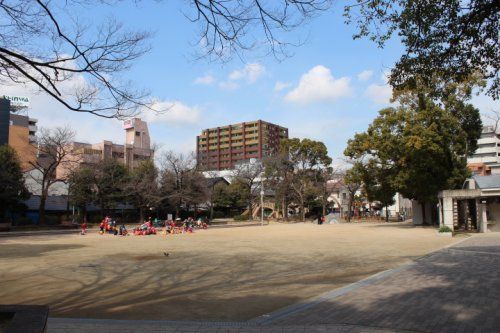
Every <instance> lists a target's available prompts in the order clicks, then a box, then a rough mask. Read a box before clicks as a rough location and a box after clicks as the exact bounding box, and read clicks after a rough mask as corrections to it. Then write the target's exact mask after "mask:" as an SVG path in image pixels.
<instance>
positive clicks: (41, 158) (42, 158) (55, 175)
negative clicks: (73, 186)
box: [28, 127, 80, 224]
mask: <svg viewBox="0 0 500 333" xmlns="http://www.w3.org/2000/svg"><path fill="white" fill-rule="evenodd" d="M74 136H75V132H74V131H73V130H72V129H71V128H69V127H57V128H54V129H45V128H42V129H40V131H39V134H38V135H37V138H36V142H35V143H34V144H33V148H34V150H35V151H36V156H34V157H33V158H32V159H30V161H29V162H28V163H29V164H30V166H31V168H32V170H31V171H30V172H29V173H28V175H29V177H30V178H31V179H32V180H33V181H34V182H35V183H36V185H37V187H38V188H39V192H40V206H39V214H40V223H41V224H43V223H44V222H45V203H46V201H47V197H48V195H49V190H50V188H51V187H52V186H53V185H54V184H55V183H57V182H65V181H66V176H67V175H68V171H69V170H71V169H72V168H73V167H76V166H77V165H78V162H79V158H80V156H79V155H76V154H74V152H73V147H72V142H73V138H74Z"/></svg>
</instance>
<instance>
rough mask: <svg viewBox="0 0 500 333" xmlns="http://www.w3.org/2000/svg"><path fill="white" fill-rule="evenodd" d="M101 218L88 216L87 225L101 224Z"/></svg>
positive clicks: (99, 216)
mask: <svg viewBox="0 0 500 333" xmlns="http://www.w3.org/2000/svg"><path fill="white" fill-rule="evenodd" d="M101 221H102V218H101V215H90V217H89V220H88V221H87V222H89V223H95V224H97V223H101Z"/></svg>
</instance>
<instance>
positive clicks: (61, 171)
mask: <svg viewBox="0 0 500 333" xmlns="http://www.w3.org/2000/svg"><path fill="white" fill-rule="evenodd" d="M123 129H124V130H125V144H116V143H113V142H111V141H108V140H104V141H102V142H99V143H94V144H91V143H83V142H73V143H72V149H71V150H72V154H71V155H70V156H68V157H67V159H68V160H70V161H74V163H63V165H62V166H61V167H60V168H58V170H57V177H58V178H63V179H64V178H66V176H67V174H68V172H69V169H71V168H73V167H74V165H73V164H75V163H78V164H86V165H92V164H96V163H97V162H99V161H101V160H103V159H114V160H116V161H118V162H120V163H122V164H124V165H125V166H126V167H127V168H128V169H133V168H135V167H136V166H137V165H138V164H139V163H140V162H141V161H143V160H146V159H151V158H153V157H154V149H152V148H151V139H150V136H149V130H148V124H147V123H146V122H145V121H142V120H141V119H140V118H134V119H129V120H126V121H124V122H123Z"/></svg>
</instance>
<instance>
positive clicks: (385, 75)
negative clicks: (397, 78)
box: [380, 69, 391, 84]
mask: <svg viewBox="0 0 500 333" xmlns="http://www.w3.org/2000/svg"><path fill="white" fill-rule="evenodd" d="M390 75H391V70H390V69H386V70H384V71H383V72H382V74H380V80H381V81H382V82H384V83H386V84H387V83H389V76H390Z"/></svg>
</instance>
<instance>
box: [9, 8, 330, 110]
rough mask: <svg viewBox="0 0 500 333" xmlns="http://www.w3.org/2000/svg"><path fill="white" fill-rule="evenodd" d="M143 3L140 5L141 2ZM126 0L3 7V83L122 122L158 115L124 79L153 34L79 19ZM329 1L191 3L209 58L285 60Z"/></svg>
mask: <svg viewBox="0 0 500 333" xmlns="http://www.w3.org/2000/svg"><path fill="white" fill-rule="evenodd" d="M136 1H137V0H136ZM119 2H121V1H120V0H66V1H53V0H4V1H0V20H1V21H2V24H1V26H0V82H2V83H12V82H14V83H25V84H30V85H33V86H35V87H37V89H39V90H40V91H43V92H45V93H46V94H48V95H49V96H51V97H52V98H54V99H55V100H57V101H58V102H59V103H61V104H62V105H64V106H65V107H66V108H68V109H69V110H72V111H75V112H87V113H92V114H95V115H98V116H101V117H107V118H124V117H130V116H133V115H135V114H137V113H138V112H139V111H140V110H141V109H144V108H146V109H149V110H150V111H163V110H157V109H156V108H157V106H155V105H154V101H153V100H152V99H150V98H149V94H148V92H147V91H144V90H141V89H136V88H134V85H133V84H131V83H130V82H129V81H128V80H125V79H124V78H123V77H122V75H121V74H123V73H124V72H126V71H127V70H128V69H129V68H130V67H131V65H132V63H133V61H134V60H136V59H137V58H139V57H140V56H142V55H143V54H144V53H146V52H148V51H149V49H150V47H149V45H148V44H147V40H148V39H149V37H150V33H149V32H146V31H131V30H127V29H125V28H124V26H123V25H122V24H121V23H119V22H116V21H115V20H114V19H109V20H105V21H103V22H97V23H96V22H91V23H88V24H85V23H82V20H81V17H80V16H79V13H81V11H82V10H83V9H84V8H89V7H90V8H91V7H92V6H106V5H116V4H118V3H119ZM330 3H331V0H279V1H269V0H189V4H190V5H191V9H192V11H191V12H190V13H189V14H187V16H189V17H190V19H191V20H192V21H193V22H195V23H197V24H199V25H200V40H199V43H198V46H197V47H201V50H202V52H201V53H202V54H203V55H209V56H212V55H213V56H215V57H216V58H219V59H221V58H223V59H225V58H228V57H230V56H231V55H232V54H234V53H235V52H237V53H238V54H239V51H241V50H248V49H253V48H255V47H256V46H260V45H264V46H266V48H268V49H269V51H270V52H271V53H272V54H274V55H275V56H280V55H284V54H286V46H287V45H288V44H290V43H288V42H286V41H285V40H284V38H282V34H283V33H284V32H287V31H289V30H291V29H293V28H295V27H297V26H299V25H300V24H302V23H303V22H304V21H305V20H307V19H309V18H311V17H313V16H314V15H315V14H316V13H318V12H320V11H323V10H326V9H328V8H329V6H330Z"/></svg>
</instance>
